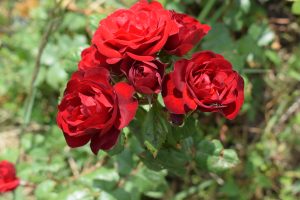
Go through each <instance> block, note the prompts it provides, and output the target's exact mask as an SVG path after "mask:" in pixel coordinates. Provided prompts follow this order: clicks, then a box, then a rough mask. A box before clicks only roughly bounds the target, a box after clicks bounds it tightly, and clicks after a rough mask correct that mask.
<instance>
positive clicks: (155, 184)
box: [0, 0, 300, 200]
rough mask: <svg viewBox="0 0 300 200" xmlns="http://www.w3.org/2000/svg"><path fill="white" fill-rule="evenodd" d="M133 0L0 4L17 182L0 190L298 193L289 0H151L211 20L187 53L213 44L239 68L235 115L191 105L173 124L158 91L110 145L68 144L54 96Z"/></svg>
mask: <svg viewBox="0 0 300 200" xmlns="http://www.w3.org/2000/svg"><path fill="white" fill-rule="evenodd" d="M134 2H135V1H134V0H126V1H125V0H110V1H105V0H94V1H92V0H87V1H84V0H73V1H69V0H63V1H60V2H58V1H51V0H48V1H46V0H43V1H42V0H40V1H38V0H23V1H22V0H21V1H16V0H2V1H1V2H0V74H1V76H0V160H4V159H6V160H9V161H11V162H14V163H17V171H18V176H19V177H20V178H21V179H22V186H20V187H19V188H18V189H17V190H16V191H15V192H14V193H7V194H5V195H2V196H0V199H5V200H6V199H15V200H22V199H26V200H27V199H29V200H31V199H41V200H43V199H45V200H52V199H53V200H54V199H55V200H56V199H68V200H77V199H78V200H79V199H80V200H81V199H84V200H88V199H101V200H106V199H107V200H113V199H117V200H119V199H121V200H127V199H128V200H131V199H133V200H139V199H175V200H184V199H188V200H190V199H191V200H197V199H207V200H211V199H230V200H231V199H237V200H243V199H267V200H271V199H272V200H273V199H284V200H293V199H299V198H300V165H299V163H300V156H299V155H300V154H299V153H300V135H299V134H300V112H299V111H300V84H299V81H300V44H299V43H300V26H299V22H300V17H299V16H300V1H298V0H296V1H284V0H253V1H252V0H251V1H250V0H160V2H161V3H162V4H163V5H164V6H165V7H166V8H167V9H174V10H176V11H178V12H184V13H187V14H190V15H192V16H194V17H196V18H198V19H199V20H200V21H201V22H203V23H208V24H209V25H211V27H212V30H211V31H210V33H209V34H208V35H207V36H206V37H205V38H204V40H203V41H202V42H201V43H200V45H198V46H197V47H196V48H195V49H194V50H193V51H194V52H195V51H199V50H202V49H209V50H213V51H215V52H217V53H222V54H223V55H224V57H225V58H227V59H228V60H230V61H231V62H232V63H233V66H234V68H235V69H236V70H237V71H239V73H241V74H242V76H243V77H244V79H245V104H244V106H243V108H242V110H241V112H240V115H239V116H238V117H237V118H236V119H235V120H233V121H228V120H225V119H224V118H223V117H221V116H219V115H217V114H204V113H195V114H193V115H192V116H189V119H188V120H186V122H185V126H184V127H174V126H170V125H169V124H168V123H166V120H165V118H166V116H165V113H163V112H162V111H161V110H162V109H161V106H162V105H161V104H160V103H159V102H161V101H160V100H161V99H159V101H158V103H157V104H155V106H154V107H153V108H152V109H151V110H150V111H149V112H147V109H149V107H147V106H144V109H139V111H138V113H137V117H136V119H135V120H134V121H133V122H132V123H131V125H130V127H129V128H125V129H124V130H123V134H122V137H121V138H120V140H119V143H118V145H117V146H116V147H115V148H114V149H113V150H111V151H109V152H101V153H100V154H99V155H98V156H94V155H93V154H92V153H91V151H90V150H89V147H88V146H86V147H83V148H78V149H70V148H68V147H67V145H66V143H65V140H64V137H63V135H62V133H61V131H60V130H59V128H58V127H57V126H56V123H55V116H56V106H57V104H58V102H59V97H60V96H61V94H62V92H63V90H64V87H65V85H66V82H67V80H68V78H69V76H70V75H71V73H72V72H74V71H75V70H76V68H77V62H78V61H79V59H80V52H81V50H82V49H84V48H85V47H87V46H88V45H89V42H90V40H91V36H92V34H93V32H94V30H95V29H96V28H97V25H98V22H99V20H100V19H102V18H104V17H105V16H106V15H107V14H109V13H111V12H113V11H114V10H116V9H117V8H121V7H126V8H128V7H129V6H130V5H132V4H133V3H134ZM47 33H49V35H48V36H47ZM43 42H45V43H44V47H45V48H44V49H43V48H42V47H41V46H43ZM41 49H43V51H42V55H41V60H40V64H37V60H38V59H37V58H38V52H39V51H40V50H41ZM191 54H192V52H191V53H190V54H189V55H187V57H189V56H190V55H191ZM36 65H39V66H40V69H39V71H35V66H36ZM36 72H37V73H36ZM35 75H37V78H36V80H35V81H34V82H32V80H34V76H35ZM157 112H162V113H160V114H157ZM149 124H150V125H149ZM151 124H152V126H151ZM153 124H154V125H153Z"/></svg>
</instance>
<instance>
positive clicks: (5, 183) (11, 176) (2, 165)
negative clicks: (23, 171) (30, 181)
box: [0, 160, 20, 193]
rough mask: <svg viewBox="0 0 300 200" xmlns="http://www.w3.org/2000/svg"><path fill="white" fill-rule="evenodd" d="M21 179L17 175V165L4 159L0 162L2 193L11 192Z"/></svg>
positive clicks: (0, 188)
mask: <svg viewBox="0 0 300 200" xmlns="http://www.w3.org/2000/svg"><path fill="white" fill-rule="evenodd" d="M19 184H20V180H19V179H18V178H17V176H16V169H15V166H14V165H13V164H12V163H10V162H8V161H6V160H3V161H1V162H0V193H4V192H9V191H12V190H14V189H16V188H17V187H18V186H19Z"/></svg>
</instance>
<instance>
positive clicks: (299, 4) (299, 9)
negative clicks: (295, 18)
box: [292, 0, 300, 15]
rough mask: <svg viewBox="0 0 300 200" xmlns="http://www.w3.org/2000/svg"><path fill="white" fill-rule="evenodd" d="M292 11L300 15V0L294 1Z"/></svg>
mask: <svg viewBox="0 0 300 200" xmlns="http://www.w3.org/2000/svg"><path fill="white" fill-rule="evenodd" d="M292 13H293V14H295V15H300V1H299V0H296V1H294V3H293V5H292Z"/></svg>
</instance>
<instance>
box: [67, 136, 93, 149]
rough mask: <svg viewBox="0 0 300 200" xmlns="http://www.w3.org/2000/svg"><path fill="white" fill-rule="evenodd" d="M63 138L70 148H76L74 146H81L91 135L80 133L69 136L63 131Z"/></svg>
mask: <svg viewBox="0 0 300 200" xmlns="http://www.w3.org/2000/svg"><path fill="white" fill-rule="evenodd" d="M64 136H65V139H66V142H67V144H68V145H69V147H71V148H76V147H81V146H83V145H85V144H86V143H88V142H89V141H90V139H91V135H90V134H88V135H82V136H80V137H75V136H69V135H68V134H66V133H64Z"/></svg>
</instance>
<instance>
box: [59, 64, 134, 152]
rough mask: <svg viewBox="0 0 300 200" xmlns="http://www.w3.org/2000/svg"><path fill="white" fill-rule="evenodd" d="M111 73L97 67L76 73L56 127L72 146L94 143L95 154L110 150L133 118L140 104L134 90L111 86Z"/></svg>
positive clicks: (126, 85) (65, 93) (123, 84)
mask: <svg viewBox="0 0 300 200" xmlns="http://www.w3.org/2000/svg"><path fill="white" fill-rule="evenodd" d="M109 80H110V76H109V72H108V70H107V69H105V68H101V67H99V68H94V69H89V70H85V71H77V72H75V73H74V74H73V75H72V77H71V80H70V81H69V82H68V85H67V88H66V90H65V92H64V96H63V99H62V101H61V103H60V105H59V106H58V110H59V111H58V114H57V124H58V126H59V127H60V128H61V129H62V130H63V132H64V136H65V139H66V141H67V143H68V145H69V146H70V147H73V148H74V147H79V146H83V145H85V144H86V143H88V142H89V141H91V143H90V146H91V149H92V151H93V152H94V153H95V154H97V153H98V151H99V149H103V150H109V149H110V148H112V147H113V146H114V145H115V143H116V142H117V139H118V136H119V134H120V131H121V129H122V128H124V127H125V126H127V125H128V124H129V122H130V121H131V120H132V119H133V118H134V116H135V112H136V110H137V107H138V102H137V101H136V100H135V99H134V98H133V94H134V88H133V87H132V86H130V85H128V84H127V83H124V82H120V83H117V84H116V85H114V86H111V85H110V82H109Z"/></svg>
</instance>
